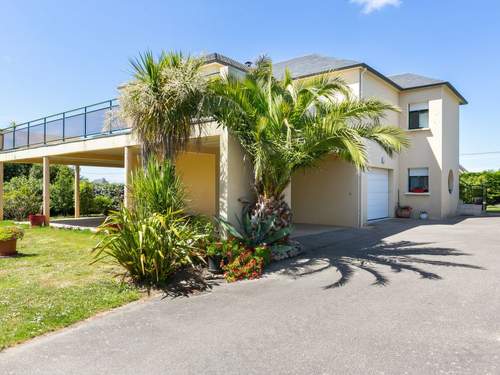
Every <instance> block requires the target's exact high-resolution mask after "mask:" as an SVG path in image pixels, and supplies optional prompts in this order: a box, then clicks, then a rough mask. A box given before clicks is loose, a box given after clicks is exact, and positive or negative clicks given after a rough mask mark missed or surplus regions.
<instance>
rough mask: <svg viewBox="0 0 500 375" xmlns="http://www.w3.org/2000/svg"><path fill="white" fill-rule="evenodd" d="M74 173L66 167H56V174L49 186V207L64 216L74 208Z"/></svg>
mask: <svg viewBox="0 0 500 375" xmlns="http://www.w3.org/2000/svg"><path fill="white" fill-rule="evenodd" d="M73 178H74V173H73V171H72V170H71V169H70V168H68V167H62V168H57V175H56V177H55V180H54V183H53V184H52V185H51V187H50V203H51V208H52V210H53V211H54V213H56V214H62V215H64V216H66V215H68V214H70V213H71V212H72V211H73V210H74V180H73Z"/></svg>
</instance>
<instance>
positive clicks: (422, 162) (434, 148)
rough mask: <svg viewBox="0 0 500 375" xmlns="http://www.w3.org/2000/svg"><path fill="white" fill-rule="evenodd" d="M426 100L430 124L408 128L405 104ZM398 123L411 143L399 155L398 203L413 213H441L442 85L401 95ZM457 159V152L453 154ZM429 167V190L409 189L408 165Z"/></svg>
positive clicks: (433, 216)
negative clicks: (408, 207) (421, 192)
mask: <svg viewBox="0 0 500 375" xmlns="http://www.w3.org/2000/svg"><path fill="white" fill-rule="evenodd" d="M424 102H428V103H429V128H428V129H418V130H408V106H409V105H410V104H414V103H424ZM400 103H401V108H402V112H401V116H400V126H401V128H402V129H405V130H406V132H407V135H408V137H409V139H410V142H411V145H410V147H409V148H408V149H406V150H404V151H403V152H402V153H401V154H400V156H399V166H400V178H399V192H400V202H401V205H409V206H411V207H412V208H413V214H414V215H415V216H416V215H418V214H419V213H420V211H427V212H428V213H429V216H430V217H431V218H434V219H438V218H441V217H442V206H441V191H442V190H441V189H442V180H443V179H442V166H443V126H442V125H443V99H442V88H441V87H435V88H430V89H420V90H412V91H407V92H403V93H401V95H400ZM456 158H457V159H458V154H457V155H456ZM409 168H429V193H428V194H412V193H409V192H408V169H409Z"/></svg>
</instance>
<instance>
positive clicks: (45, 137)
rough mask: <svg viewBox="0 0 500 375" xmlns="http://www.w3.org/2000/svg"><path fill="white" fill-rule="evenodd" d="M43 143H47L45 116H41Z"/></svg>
mask: <svg viewBox="0 0 500 375" xmlns="http://www.w3.org/2000/svg"><path fill="white" fill-rule="evenodd" d="M43 144H44V145H46V144H47V117H44V118H43Z"/></svg>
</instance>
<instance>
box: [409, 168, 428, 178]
mask: <svg viewBox="0 0 500 375" xmlns="http://www.w3.org/2000/svg"><path fill="white" fill-rule="evenodd" d="M408 175H409V176H410V177H423V176H429V168H410V170H409V172H408Z"/></svg>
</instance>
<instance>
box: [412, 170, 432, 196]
mask: <svg viewBox="0 0 500 375" xmlns="http://www.w3.org/2000/svg"><path fill="white" fill-rule="evenodd" d="M408 191H409V192H410V193H428V192H429V168H410V169H409V170H408Z"/></svg>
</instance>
